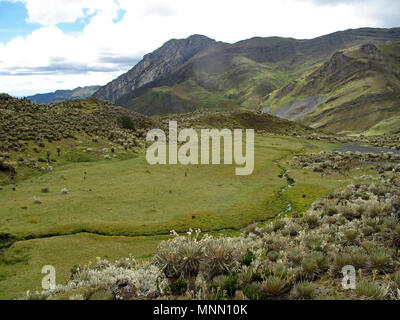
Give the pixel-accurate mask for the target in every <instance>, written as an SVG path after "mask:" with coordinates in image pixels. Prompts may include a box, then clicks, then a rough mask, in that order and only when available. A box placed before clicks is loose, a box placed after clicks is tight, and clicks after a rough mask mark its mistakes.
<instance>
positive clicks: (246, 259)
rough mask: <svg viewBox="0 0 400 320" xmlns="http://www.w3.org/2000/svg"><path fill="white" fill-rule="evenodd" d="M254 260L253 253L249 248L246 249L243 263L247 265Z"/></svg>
mask: <svg viewBox="0 0 400 320" xmlns="http://www.w3.org/2000/svg"><path fill="white" fill-rule="evenodd" d="M254 260H256V256H255V254H254V253H253V252H252V251H251V250H247V252H246V255H245V256H244V259H243V264H245V265H246V266H249V265H250V264H251V263H252V262H253V261H254Z"/></svg>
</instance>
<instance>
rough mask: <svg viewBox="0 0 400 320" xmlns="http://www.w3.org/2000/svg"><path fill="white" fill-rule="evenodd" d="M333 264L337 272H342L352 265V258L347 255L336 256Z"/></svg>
mask: <svg viewBox="0 0 400 320" xmlns="http://www.w3.org/2000/svg"><path fill="white" fill-rule="evenodd" d="M333 264H334V267H335V270H336V271H337V272H342V269H343V267H345V266H348V265H352V260H351V256H350V255H349V254H347V253H339V254H337V255H336V257H335V259H334V261H333Z"/></svg>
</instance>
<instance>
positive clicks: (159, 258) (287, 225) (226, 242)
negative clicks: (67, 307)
mask: <svg viewBox="0 0 400 320" xmlns="http://www.w3.org/2000/svg"><path fill="white" fill-rule="evenodd" d="M362 179H364V180H365V183H363V184H357V185H349V186H348V187H347V188H345V189H343V190H341V191H338V192H333V193H331V194H329V195H328V196H327V197H322V198H320V199H318V200H317V201H316V202H314V203H313V204H312V206H311V208H310V209H309V210H308V211H307V212H306V213H305V214H304V215H301V216H298V215H293V216H292V217H288V218H283V219H280V220H276V221H274V222H272V223H269V224H266V225H265V226H262V227H257V226H254V227H249V228H248V229H246V231H245V232H243V234H241V235H240V236H238V237H223V236H222V237H213V236H210V235H207V234H205V235H202V233H201V231H200V230H195V231H193V230H190V231H189V232H188V234H187V235H179V234H177V233H175V232H174V231H172V234H173V238H172V239H170V240H166V241H162V242H161V243H160V244H159V246H158V248H157V250H156V252H155V254H154V256H153V257H152V259H151V261H146V262H137V261H135V260H134V259H133V258H132V257H129V258H126V259H121V260H118V261H115V262H112V263H111V262H109V261H107V260H103V259H100V258H99V259H98V260H97V261H96V262H95V263H93V264H88V265H86V266H82V267H81V266H75V267H73V269H72V270H71V278H70V279H71V280H70V281H69V282H68V284H66V285H61V286H58V287H57V288H55V289H53V290H48V291H43V292H41V293H27V295H26V297H25V298H27V299H53V298H62V299H101V300H102V299H104V300H109V299H110V300H111V299H118V300H119V299H124V300H125V299H127V300H130V299H209V300H220V299H251V300H258V299H261V300H265V299H400V281H399V280H400V273H399V272H398V271H397V270H399V263H400V259H399V258H400V257H399V245H400V221H399V214H400V199H399V198H398V197H397V195H398V193H399V191H400V175H399V174H398V173H396V172H392V173H390V174H387V175H386V176H385V175H382V176H380V177H379V178H376V177H372V176H369V177H362ZM348 265H351V266H354V268H355V269H356V270H357V272H356V288H355V290H345V289H343V287H342V278H343V274H342V268H343V267H345V266H348Z"/></svg>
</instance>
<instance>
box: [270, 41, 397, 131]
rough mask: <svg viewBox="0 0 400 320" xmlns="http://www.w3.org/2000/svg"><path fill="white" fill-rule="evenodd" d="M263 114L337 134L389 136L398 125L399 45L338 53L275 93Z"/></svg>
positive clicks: (370, 45) (354, 49)
mask: <svg viewBox="0 0 400 320" xmlns="http://www.w3.org/2000/svg"><path fill="white" fill-rule="evenodd" d="M263 110H264V111H265V112H270V113H272V114H274V115H277V116H279V117H283V118H286V119H290V120H298V121H301V122H302V123H304V124H307V125H311V126H313V127H315V128H321V129H325V130H327V131H330V132H335V133H346V132H347V131H351V132H364V131H368V130H369V129H372V127H375V128H374V129H373V130H375V131H379V130H380V131H381V132H382V133H383V132H390V131H391V127H393V126H395V127H396V126H397V127H399V123H398V121H396V120H398V118H396V117H395V116H396V115H399V110H400V43H391V44H380V45H375V44H373V43H367V44H364V45H362V46H360V47H355V48H351V49H348V50H345V51H337V52H336V53H334V54H333V55H332V57H331V58H330V59H329V60H328V61H327V62H325V63H323V64H322V65H321V66H320V67H318V68H316V69H315V70H313V71H312V72H310V73H308V74H305V75H304V76H303V77H301V78H299V79H297V80H295V81H293V82H290V83H289V84H288V85H287V86H285V87H283V88H281V89H279V90H276V91H275V92H273V93H272V94H271V95H270V96H269V98H268V99H267V100H266V101H265V102H264V108H263ZM393 117H394V118H393ZM388 119H391V121H388ZM381 122H382V124H380V123H381ZM397 130H398V128H397Z"/></svg>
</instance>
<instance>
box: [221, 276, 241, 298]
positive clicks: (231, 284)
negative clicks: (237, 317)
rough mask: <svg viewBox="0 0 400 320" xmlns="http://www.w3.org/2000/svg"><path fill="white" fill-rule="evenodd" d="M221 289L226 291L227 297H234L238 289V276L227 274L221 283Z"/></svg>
mask: <svg viewBox="0 0 400 320" xmlns="http://www.w3.org/2000/svg"><path fill="white" fill-rule="evenodd" d="M222 289H223V290H225V291H226V293H227V295H228V297H230V298H232V297H234V296H235V293H236V290H237V289H238V277H237V276H236V275H229V276H227V277H226V279H225V281H224V283H223V285H222Z"/></svg>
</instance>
